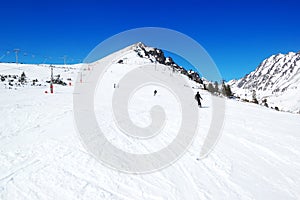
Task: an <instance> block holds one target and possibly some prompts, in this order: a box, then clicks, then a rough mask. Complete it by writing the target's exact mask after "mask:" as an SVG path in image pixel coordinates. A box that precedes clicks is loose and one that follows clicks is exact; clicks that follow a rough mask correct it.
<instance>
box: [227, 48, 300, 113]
mask: <svg viewBox="0 0 300 200" xmlns="http://www.w3.org/2000/svg"><path fill="white" fill-rule="evenodd" d="M229 84H230V85H231V87H232V88H231V89H232V91H233V92H234V93H235V95H236V96H238V97H240V98H244V99H248V100H252V94H253V91H255V93H256V98H257V99H258V100H259V102H261V101H262V100H264V99H266V100H267V102H268V104H269V105H270V106H272V107H275V106H277V107H279V109H280V110H283V111H290V112H299V111H300V52H298V53H293V52H290V53H288V54H277V55H273V56H271V57H269V58H267V59H265V60H264V61H263V62H262V63H261V64H260V65H259V66H258V67H257V68H256V70H255V71H253V72H251V73H250V74H248V75H246V76H245V77H244V78H242V79H240V80H232V81H230V82H229Z"/></svg>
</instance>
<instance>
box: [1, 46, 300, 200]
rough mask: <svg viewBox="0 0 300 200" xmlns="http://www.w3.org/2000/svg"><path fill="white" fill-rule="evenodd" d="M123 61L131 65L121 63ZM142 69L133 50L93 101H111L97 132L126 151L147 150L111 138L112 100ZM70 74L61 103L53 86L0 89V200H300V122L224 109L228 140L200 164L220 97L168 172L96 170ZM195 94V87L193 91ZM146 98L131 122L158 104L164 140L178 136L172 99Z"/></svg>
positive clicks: (30, 68)
mask: <svg viewBox="0 0 300 200" xmlns="http://www.w3.org/2000/svg"><path fill="white" fill-rule="evenodd" d="M125 58H126V59H125ZM120 59H122V60H123V61H124V60H127V61H124V62H123V63H118V61H119V60H120ZM143 62H145V63H146V62H149V59H147V58H142V57H139V56H138V55H137V54H136V52H135V51H133V49H132V47H128V48H126V49H124V50H123V51H120V52H119V54H118V55H116V57H115V59H114V60H112V62H111V64H110V68H109V69H110V70H107V71H106V72H105V74H104V76H103V77H104V79H103V82H102V83H105V84H102V85H101V87H102V88H101V87H100V88H99V91H97V92H96V95H95V102H101V101H104V103H99V104H97V105H95V112H96V115H97V120H98V123H99V126H101V128H102V129H103V130H104V131H105V135H106V136H107V137H108V138H109V141H110V142H111V143H112V144H114V145H116V146H118V147H119V148H122V149H124V150H126V151H133V152H136V151H140V150H141V148H143V147H145V148H144V149H142V150H147V149H148V147H147V148H146V146H143V145H144V144H143V143H142V142H140V143H136V142H132V141H130V140H128V137H126V136H124V135H118V134H113V133H116V132H118V130H116V128H117V127H116V126H115V124H114V121H113V120H111V112H112V111H110V110H108V106H107V104H106V103H105V102H106V99H107V98H108V96H109V95H110V93H112V92H113V83H115V82H116V81H117V80H118V79H119V78H120V77H121V76H123V75H124V73H126V72H127V71H128V70H130V69H132V67H134V65H136V64H142V63H143ZM19 67H20V70H19ZM62 67H65V66H62ZM66 67H67V68H55V69H54V74H58V73H59V74H61V76H62V78H63V80H67V79H71V81H70V82H71V86H70V85H67V86H62V85H55V88H54V94H49V93H47V94H46V93H45V90H49V85H47V84H46V83H45V82H43V84H42V85H41V86H38V87H35V86H29V85H27V86H24V87H18V88H17V89H16V90H15V89H8V88H5V85H4V83H0V94H1V98H0V121H1V123H0V163H1V165H0V199H101V200H102V199H126V200H127V199H137V200H141V199H147V200H148V199H155V200H156V199H180V200H181V199H190V200H192V199H204V200H205V199H299V198H300V192H299V191H300V190H299V185H300V136H299V129H300V116H299V115H294V114H289V113H282V112H276V111H273V110H270V109H267V108H262V107H259V106H257V105H254V104H245V103H242V102H237V101H233V100H226V106H227V107H226V108H227V109H226V113H225V115H226V116H225V124H224V129H223V133H222V137H221V139H220V141H219V143H218V144H217V146H216V147H215V149H214V150H213V151H212V153H211V154H209V156H208V157H206V158H205V159H202V160H197V158H198V156H199V153H200V150H201V145H202V142H203V138H204V136H205V133H207V131H208V129H209V126H210V123H211V115H212V110H213V108H212V105H211V98H212V96H211V95H210V94H209V93H207V92H206V91H203V90H200V93H201V96H202V97H203V99H204V100H203V106H204V108H203V109H200V110H199V112H200V115H199V121H200V126H199V133H198V134H197V136H196V139H195V140H194V141H193V144H192V145H191V147H190V148H189V150H188V152H187V153H186V154H185V155H184V156H183V157H181V158H180V159H179V160H178V161H177V162H175V163H174V164H173V165H171V166H170V167H168V168H165V169H162V170H159V171H156V172H154V173H149V174H142V175H133V174H125V173H120V172H117V171H114V170H112V169H110V168H107V167H106V166H104V165H102V164H101V163H99V162H97V160H95V159H94V157H93V156H91V155H90V154H89V153H88V152H87V151H86V150H85V148H84V147H83V144H82V143H81V141H80V138H79V136H78V134H77V132H76V128H75V124H74V120H73V109H72V108H73V102H72V100H73V99H72V98H73V90H74V88H73V87H74V84H75V81H74V80H75V78H76V76H77V75H79V76H80V75H81V74H80V71H79V70H78V67H76V66H75V67H74V66H66ZM93 67H95V63H93V64H89V65H88V64H86V65H84V68H85V69H86V70H91V73H92V71H93V70H94V69H93ZM153 70H155V71H156V73H164V74H166V75H167V76H170V75H171V72H172V70H171V68H170V67H167V66H166V65H162V64H157V68H156V69H153ZM0 71H1V73H2V74H4V73H6V74H21V72H23V71H24V72H25V74H26V75H27V74H28V75H27V76H28V77H29V78H30V77H31V76H32V79H35V78H37V79H39V80H41V82H42V80H48V79H49V78H50V68H49V66H37V65H19V66H16V65H14V64H0ZM31 73H32V74H31ZM173 76H174V83H175V84H176V76H182V75H180V74H173ZM187 81H189V80H188V79H187ZM44 84H45V85H44ZM76 84H84V77H83V83H80V82H78V83H76ZM197 86H198V84H196V83H194V82H191V81H190V82H189V85H188V86H187V87H194V88H195V87H197ZM120 88H122V85H121V86H120ZM115 89H119V88H115ZM148 89H149V88H145V89H141V90H139V91H138V95H135V96H134V98H133V102H134V103H132V104H130V105H131V106H130V111H131V114H132V115H131V117H132V120H133V121H134V122H135V123H137V124H141V125H143V124H145V123H148V121H147V120H149V116H148V112H147V110H143V109H147V108H148V107H149V104H150V105H154V104H157V103H159V104H160V105H161V106H163V107H164V108H165V109H166V110H167V111H170V112H169V113H170V115H171V116H168V117H169V118H168V119H169V120H168V122H167V123H168V124H170V125H173V126H172V128H170V130H169V129H167V130H165V132H166V133H168V132H172V131H174V130H173V128H176V121H177V120H178V113H177V110H178V105H177V103H176V101H174V99H173V96H172V95H171V94H167V93H163V92H162V90H160V89H159V90H158V91H159V92H158V95H157V96H155V98H153V95H152V91H153V88H150V91H151V93H150V94H149V90H148ZM101 90H106V91H107V95H106V96H103V95H102V96H101ZM196 91H197V90H195V92H196ZM195 103H196V102H195ZM167 113H168V112H167ZM166 127H168V126H166ZM170 140H172V138H170V137H169V138H168V135H167V134H166V135H165V137H164V138H162V140H161V141H159V142H158V143H154V144H155V145H154V146H153V148H154V150H155V148H161V147H160V146H159V145H160V144H162V143H165V142H168V141H170ZM156 145H157V146H156ZM148 150H149V151H152V150H153V149H148Z"/></svg>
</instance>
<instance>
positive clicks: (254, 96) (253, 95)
mask: <svg viewBox="0 0 300 200" xmlns="http://www.w3.org/2000/svg"><path fill="white" fill-rule="evenodd" d="M252 102H253V103H256V104H258V101H257V99H256V91H255V90H253V92H252Z"/></svg>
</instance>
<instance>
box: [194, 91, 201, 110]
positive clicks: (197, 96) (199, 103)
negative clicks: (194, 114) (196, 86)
mask: <svg viewBox="0 0 300 200" xmlns="http://www.w3.org/2000/svg"><path fill="white" fill-rule="evenodd" d="M195 99H196V100H197V102H198V106H199V107H200V108H201V107H202V105H201V101H200V99H202V97H201V96H200V93H199V92H197V94H196V95H195Z"/></svg>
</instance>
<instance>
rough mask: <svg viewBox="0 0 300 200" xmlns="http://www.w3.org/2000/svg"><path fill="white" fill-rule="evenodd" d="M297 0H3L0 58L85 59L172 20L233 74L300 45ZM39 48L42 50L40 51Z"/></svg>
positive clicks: (171, 23)
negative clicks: (107, 44) (121, 37)
mask: <svg viewBox="0 0 300 200" xmlns="http://www.w3.org/2000/svg"><path fill="white" fill-rule="evenodd" d="M299 6H300V3H298V1H296V0H285V1H283V0H273V1H256V0H254V1H243V0H224V1H216V0H204V1H201V0H198V1H197V0H184V1H183V0H182V1H178V0H173V1H161V0H160V1H159V0H151V1H137V0H128V1H125V0H124V1H110V0H104V1H101V0H98V1H90V0H86V1H76V0H75V1H62V2H60V1H58V0H52V1H32V0H27V1H2V2H1V8H0V17H1V26H0V27H1V28H0V61H1V62H12V61H14V53H13V52H12V50H13V49H15V48H19V49H21V52H20V56H19V57H20V58H19V61H20V62H25V63H43V62H46V63H63V58H62V57H63V56H64V55H67V63H77V62H79V61H80V60H82V59H84V58H85V57H86V56H87V54H88V53H89V52H90V51H91V50H92V49H93V48H94V47H95V46H96V45H98V44H99V43H100V42H101V41H103V40H105V39H107V38H108V37H110V36H112V35H114V34H117V33H119V32H122V31H125V30H128V29H132V28H138V27H148V26H151V27H164V28H170V29H174V30H176V31H180V32H182V33H184V34H186V35H188V36H190V37H192V38H193V39H195V40H196V41H197V42H199V43H200V44H201V45H202V46H203V47H204V48H205V49H206V50H207V52H208V53H209V54H210V56H211V57H212V58H213V60H214V61H215V63H216V64H217V66H218V68H219V70H220V72H221V74H222V76H223V77H224V78H225V79H226V80H230V79H232V78H240V77H242V76H244V75H245V74H246V73H249V72H251V71H252V70H254V69H255V68H256V67H257V66H258V65H259V63H260V62H261V61H262V60H263V59H265V58H267V57H269V56H270V55H272V54H277V53H287V52H289V51H295V52H298V51H300V20H299ZM32 55H34V56H32Z"/></svg>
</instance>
